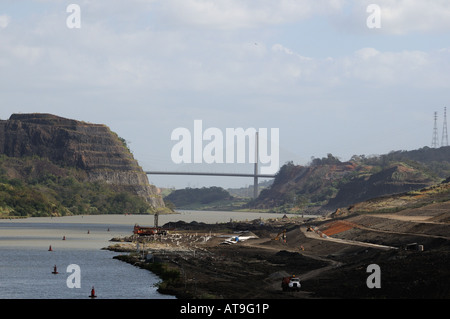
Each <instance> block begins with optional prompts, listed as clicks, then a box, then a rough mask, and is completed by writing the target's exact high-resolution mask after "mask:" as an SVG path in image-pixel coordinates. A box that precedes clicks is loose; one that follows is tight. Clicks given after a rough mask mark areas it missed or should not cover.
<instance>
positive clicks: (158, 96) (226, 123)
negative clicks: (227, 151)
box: [0, 0, 450, 187]
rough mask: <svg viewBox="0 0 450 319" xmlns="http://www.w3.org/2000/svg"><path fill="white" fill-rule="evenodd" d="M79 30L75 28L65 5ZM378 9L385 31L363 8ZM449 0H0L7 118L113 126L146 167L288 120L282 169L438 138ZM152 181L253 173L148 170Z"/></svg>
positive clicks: (449, 49)
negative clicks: (178, 150) (198, 137)
mask: <svg viewBox="0 0 450 319" xmlns="http://www.w3.org/2000/svg"><path fill="white" fill-rule="evenodd" d="M71 3H74V4H78V5H79V6H80V8H81V14H80V18H81V28H80V29H69V28H68V27H67V25H66V19H67V17H68V16H69V13H67V12H66V8H67V6H68V5H69V4H71ZM372 3H374V4H377V5H379V7H380V9H381V11H380V14H381V15H380V17H381V28H379V29H369V28H368V27H367V24H366V20H367V18H368V17H369V15H370V13H368V12H367V11H366V9H367V6H368V5H370V4H372ZM449 17H450V2H449V1H446V0H435V1H425V0H408V1H406V0H380V1H374V0H370V1H367V0H354V1H351V0H322V1H317V0H260V1H255V0H253V1H250V0H215V1H213V0H129V1H120V0H110V1H102V0H95V1H89V0H80V1H75V0H73V1H50V0H39V1H38V0H36V1H25V0H24V1H2V2H1V3H0V103H1V108H0V118H1V119H7V118H9V116H10V115H11V114H12V113H17V112H22V113H27V112H40V113H53V114H56V115H60V116H63V117H68V118H73V119H78V120H83V121H87V122H92V123H104V124H106V125H108V126H109V127H110V128H111V129H112V130H113V131H115V132H117V133H118V134H119V135H120V136H122V137H123V138H125V139H126V140H127V141H129V145H130V148H131V150H132V151H133V154H134V156H135V157H136V159H137V160H138V161H139V163H140V164H141V166H142V167H143V168H144V169H148V170H150V169H157V170H178V169H179V170H183V169H189V170H206V171H208V170H209V171H227V172H228V171H240V172H244V171H245V172H248V171H252V168H251V167H250V166H249V165H244V164H241V165H236V164H235V165H230V164H220V165H218V166H217V165H212V164H211V165H207V164H195V165H194V164H192V165H189V166H186V165H184V166H183V165H182V166H180V165H175V164H174V163H173V162H172V160H171V157H170V153H171V149H172V147H173V146H174V144H175V142H174V141H172V140H171V139H170V136H171V132H172V131H173V130H174V129H176V128H178V127H186V128H188V129H192V128H193V123H194V120H195V119H201V120H202V121H203V125H204V127H205V128H207V127H217V128H219V129H222V130H224V131H225V129H226V128H237V127H243V128H249V127H255V128H279V130H280V163H281V164H282V163H284V162H286V161H289V160H292V161H294V162H295V163H298V164H306V163H307V162H308V161H309V160H310V159H311V157H312V156H314V157H323V156H326V155H327V153H332V154H333V155H335V156H338V157H340V158H341V159H342V160H347V159H349V158H350V157H351V156H352V155H354V154H358V155H360V154H365V155H371V154H383V153H387V152H390V151H392V150H411V149H417V148H421V147H424V146H430V144H431V140H432V129H433V114H434V112H435V111H437V112H438V116H439V115H440V117H439V118H438V125H439V132H441V126H442V114H443V108H444V106H447V107H448V103H449V101H450V97H449V95H450V19H449ZM150 181H151V182H152V183H155V184H156V185H157V186H161V187H168V186H175V187H185V186H191V187H200V186H208V185H212V184H217V182H219V184H220V185H219V186H223V187H236V186H245V185H248V184H251V183H252V180H251V179H231V178H223V179H218V178H207V177H192V178H186V177H167V176H157V177H156V176H155V177H150Z"/></svg>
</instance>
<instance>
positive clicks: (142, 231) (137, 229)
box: [133, 224, 167, 236]
mask: <svg viewBox="0 0 450 319" xmlns="http://www.w3.org/2000/svg"><path fill="white" fill-rule="evenodd" d="M133 233H134V234H135V235H139V236H150V235H166V234H167V232H166V230H164V229H162V228H160V227H141V226H139V225H137V224H136V225H134V229H133Z"/></svg>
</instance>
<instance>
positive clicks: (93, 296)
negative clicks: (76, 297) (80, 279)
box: [89, 286, 97, 298]
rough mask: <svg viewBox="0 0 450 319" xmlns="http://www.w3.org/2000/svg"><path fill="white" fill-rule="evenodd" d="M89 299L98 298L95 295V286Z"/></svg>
mask: <svg viewBox="0 0 450 319" xmlns="http://www.w3.org/2000/svg"><path fill="white" fill-rule="evenodd" d="M89 298H97V296H96V295H95V289H94V286H92V289H91V295H90V296H89Z"/></svg>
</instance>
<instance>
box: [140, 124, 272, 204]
mask: <svg viewBox="0 0 450 319" xmlns="http://www.w3.org/2000/svg"><path fill="white" fill-rule="evenodd" d="M255 141H256V143H255V170H254V172H253V174H250V173H248V174H246V173H207V172H176V171H172V172H167V171H145V174H147V175H197V176H231V177H253V198H256V197H258V178H275V175H271V174H259V173H258V162H259V157H258V147H259V145H258V144H259V139H258V132H256V136H255Z"/></svg>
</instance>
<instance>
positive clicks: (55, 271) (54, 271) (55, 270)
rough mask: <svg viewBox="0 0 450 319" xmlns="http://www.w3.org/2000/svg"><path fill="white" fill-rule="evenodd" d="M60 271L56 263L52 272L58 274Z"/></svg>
mask: <svg viewBox="0 0 450 319" xmlns="http://www.w3.org/2000/svg"><path fill="white" fill-rule="evenodd" d="M57 273H58V270H57V269H56V265H55V266H53V271H52V274H55V275H56V274H57Z"/></svg>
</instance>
